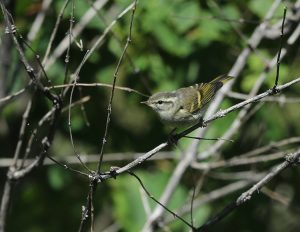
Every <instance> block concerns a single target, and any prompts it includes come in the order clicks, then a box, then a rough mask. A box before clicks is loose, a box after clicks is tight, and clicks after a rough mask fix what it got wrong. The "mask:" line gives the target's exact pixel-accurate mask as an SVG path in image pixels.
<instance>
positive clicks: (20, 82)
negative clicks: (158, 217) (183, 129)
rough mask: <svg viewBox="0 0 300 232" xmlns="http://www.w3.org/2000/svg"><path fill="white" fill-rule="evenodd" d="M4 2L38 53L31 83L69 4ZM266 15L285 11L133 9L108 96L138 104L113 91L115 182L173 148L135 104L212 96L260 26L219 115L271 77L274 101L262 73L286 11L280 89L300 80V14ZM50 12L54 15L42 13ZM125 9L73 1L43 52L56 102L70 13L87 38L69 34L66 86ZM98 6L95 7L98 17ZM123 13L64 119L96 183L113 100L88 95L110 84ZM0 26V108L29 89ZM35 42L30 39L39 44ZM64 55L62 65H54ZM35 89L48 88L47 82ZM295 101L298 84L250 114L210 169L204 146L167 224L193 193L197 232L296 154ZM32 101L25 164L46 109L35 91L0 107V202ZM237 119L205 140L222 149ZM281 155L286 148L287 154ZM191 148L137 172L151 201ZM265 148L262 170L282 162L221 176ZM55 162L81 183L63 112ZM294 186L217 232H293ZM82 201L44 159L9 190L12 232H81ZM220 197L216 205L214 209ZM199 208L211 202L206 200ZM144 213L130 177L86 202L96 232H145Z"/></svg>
mask: <svg viewBox="0 0 300 232" xmlns="http://www.w3.org/2000/svg"><path fill="white" fill-rule="evenodd" d="M4 2H5V5H6V8H7V9H8V10H9V12H10V13H11V14H12V17H13V18H14V22H15V26H16V28H17V31H18V33H19V34H20V35H22V36H23V40H24V41H27V42H28V44H29V45H30V47H31V48H32V49H29V48H28V47H27V46H25V45H24V43H23V47H24V50H25V51H26V52H25V55H26V57H27V59H28V60H29V61H30V63H31V65H32V66H33V67H34V68H36V69H37V70H39V69H40V66H39V64H38V62H37V60H36V58H35V55H37V54H38V55H39V56H40V57H41V58H42V57H43V56H44V54H45V52H46V49H47V46H48V44H49V39H50V37H51V33H52V31H53V28H54V26H55V23H56V20H57V18H58V16H59V14H60V11H61V9H62V7H63V4H65V1H62V0H60V1H49V0H44V1H32V0H22V1H12V0H6V1H4ZM274 2H280V1H273V0H264V1H261V0H247V1H238V0H235V1H222V0H198V1H196V0H191V1H184V0H176V1H170V0H166V1H161V0H151V1H143V0H140V1H139V2H138V4H137V7H136V11H135V15H134V19H133V26H132V42H131V43H130V44H129V47H128V50H127V55H125V56H124V61H123V62H122V64H121V66H120V69H119V72H118V75H117V82H116V85H117V86H122V87H128V88H130V89H133V90H136V91H138V92H140V93H143V94H144V96H143V95H141V94H138V93H136V92H133V91H131V92H128V91H123V90H118V89H116V91H115V94H114V99H113V104H112V115H111V122H110V128H109V131H108V137H107V144H106V145H105V148H104V161H105V162H104V165H103V166H102V169H103V171H107V170H109V168H110V167H111V166H123V165H125V164H127V163H129V162H130V161H132V160H133V159H134V158H135V157H138V156H140V155H142V154H144V153H145V152H147V151H149V150H151V149H153V148H154V147H156V146H157V145H159V144H161V143H162V142H165V141H166V140H167V138H168V134H169V133H170V131H171V128H170V127H168V126H165V125H163V124H162V123H161V122H160V121H159V118H158V117H157V115H156V114H155V113H154V112H153V111H151V109H149V108H147V107H146V106H144V105H142V104H140V102H141V101H144V100H146V99H147V97H145V95H146V96H147V95H148V96H149V95H151V94H153V93H155V92H158V91H169V90H174V89H177V88H180V87H184V86H189V85H193V84H195V83H199V82H208V81H210V80H212V79H213V78H215V77H216V76H218V75H221V74H224V73H228V72H229V71H230V70H231V68H232V66H233V65H234V64H235V62H236V60H237V58H238V57H239V55H240V54H241V52H242V51H243V50H244V49H246V48H247V46H248V45H249V44H248V42H249V40H248V39H249V38H250V37H251V35H252V34H253V33H254V30H255V29H256V28H257V27H258V26H259V25H260V24H261V23H263V22H264V23H267V26H266V28H265V30H264V31H263V33H265V34H264V36H263V39H262V40H261V41H260V42H259V44H258V45H257V46H255V47H253V49H252V50H251V52H250V55H249V56H247V58H246V59H245V60H246V64H245V66H244V67H243V68H242V71H241V72H240V73H239V75H238V77H236V80H235V82H234V84H233V87H232V89H231V90H230V92H228V93H226V94H225V98H224V100H223V101H222V104H221V105H220V106H219V109H225V108H227V107H229V106H231V105H234V104H236V103H238V102H240V101H242V100H243V99H245V98H247V97H248V96H247V95H248V94H249V92H250V91H251V90H252V89H253V86H254V85H255V83H257V80H258V78H259V76H260V75H261V74H262V73H265V74H266V77H265V79H264V80H263V83H262V84H261V85H260V87H259V91H258V93H261V92H264V91H266V90H268V89H270V88H272V87H273V85H274V80H275V76H276V67H271V68H270V70H269V69H268V68H269V67H270V64H269V62H270V61H271V60H272V59H274V57H275V58H276V53H277V52H278V50H279V47H280V25H281V22H282V17H283V9H284V7H285V6H286V7H287V9H288V11H287V18H286V22H287V24H286V27H285V36H284V42H283V48H288V50H287V53H286V54H284V58H283V60H282V62H281V64H280V76H279V84H283V83H286V82H289V81H291V80H293V79H295V78H297V77H299V73H300V66H299V61H300V56H299V54H300V51H299V41H297V40H295V42H293V43H292V44H290V45H287V42H286V41H287V39H288V38H289V36H291V35H292V34H293V33H294V32H295V29H296V28H297V26H298V24H299V17H298V16H297V14H298V15H299V13H300V9H298V8H297V6H298V7H299V4H298V5H297V3H296V1H283V2H282V3H279V4H278V7H277V8H276V10H275V11H274V12H273V14H272V16H271V18H270V19H269V20H267V21H264V18H265V17H266V14H267V12H268V11H270V8H271V6H272V4H274ZM46 3H47V4H48V6H45V4H46ZM131 3H132V1H128V0H116V1H115V0H114V1H105V0H102V1H95V2H94V1H92V0H85V1H75V0H74V1H71V0H70V1H69V3H68V5H67V7H66V9H65V12H64V14H63V15H62V21H61V23H60V25H59V27H58V31H57V35H56V37H55V38H54V42H53V46H52V49H51V52H50V59H49V60H51V59H53V62H49V64H48V67H47V68H46V73H47V76H48V78H49V79H50V80H51V85H49V86H56V87H55V88H54V89H51V91H54V92H56V93H60V91H61V90H62V87H60V86H59V85H62V84H63V83H64V77H65V69H66V63H65V59H66V56H65V54H66V51H67V47H68V43H67V46H66V47H65V49H62V47H58V46H59V45H60V44H61V41H62V40H63V39H64V38H65V36H67V33H68V30H69V28H70V15H72V9H73V13H74V25H73V27H75V28H76V27H77V26H78V25H79V27H80V25H81V28H82V30H81V32H80V33H79V34H78V35H76V36H75V34H76V33H75V32H74V33H73V36H74V39H75V41H74V42H73V43H72V44H71V47H70V53H69V56H70V58H69V61H70V62H69V64H68V68H69V73H68V75H67V77H68V81H69V80H70V76H71V74H72V73H74V72H75V70H76V68H77V67H78V66H79V65H80V63H81V61H82V59H83V57H84V55H85V53H86V52H87V50H88V49H90V48H91V47H92V46H93V45H94V44H95V42H96V40H97V38H99V36H101V35H102V33H103V32H104V30H105V29H106V28H107V27H108V25H110V24H111V22H113V20H115V19H116V17H117V16H118V14H120V13H121V12H122V11H124V9H125V8H126V7H128V6H129V5H130V4H131ZM93 4H94V6H93ZM95 4H98V5H97V7H98V8H99V9H98V10H97V13H93V12H95ZM101 4H102V7H99V5H101ZM72 6H74V7H72ZM97 7H96V8H97ZM131 13H132V11H129V12H128V13H126V14H125V15H123V16H122V17H120V18H119V19H118V20H117V21H116V23H115V24H114V25H113V27H112V29H111V31H110V32H109V33H108V34H107V35H106V37H105V39H104V40H103V41H102V42H101V43H100V45H99V46H98V47H97V49H96V51H95V52H93V54H92V55H91V56H90V57H89V59H88V60H87V62H86V63H84V65H83V67H82V69H81V71H80V74H79V77H80V79H79V80H78V82H80V83H87V84H91V85H93V86H88V87H86V86H85V87H84V86H83V87H76V88H75V90H74V94H73V100H72V101H73V102H76V101H80V99H82V98H84V99H85V100H84V103H83V104H77V105H76V106H74V107H72V109H71V125H72V126H71V128H72V135H73V140H74V146H75V149H76V152H77V153H78V154H81V155H82V157H83V158H82V159H83V160H84V161H85V162H87V165H88V167H89V168H90V169H92V170H95V169H96V167H97V162H98V160H99V158H98V157H99V156H98V154H99V150H100V148H101V145H102V138H103V134H104V130H105V123H106V117H107V106H108V102H109V98H110V93H111V88H108V87H101V86H95V85H96V84H95V83H105V84H112V81H113V77H114V72H115V69H116V66H117V62H118V60H119V58H120V56H121V55H122V51H123V49H124V46H125V43H126V40H127V37H128V35H129V27H130V22H131ZM39 14H42V15H43V16H44V17H45V18H44V20H43V21H42V24H41V26H40V27H39V26H38V25H36V24H34V22H36V18H37V16H38V15H39ZM87 15H90V17H91V19H90V20H87V17H88V16H87ZM91 15H92V16H91ZM295 15H296V16H297V17H298V18H297V17H296V16H295ZM0 17H1V21H0V23H1V24H0V25H1V38H0V49H1V51H0V62H1V68H0V69H1V70H2V71H0V73H1V76H0V99H3V98H4V97H6V96H10V95H12V94H13V93H16V92H18V91H19V90H22V89H23V88H25V87H26V86H28V84H29V82H30V79H29V78H28V74H27V73H26V70H25V69H24V67H23V65H22V63H21V62H20V59H19V54H18V52H17V50H16V47H15V45H14V44H13V42H12V40H11V39H10V37H9V34H7V33H6V32H5V23H4V19H3V14H1V16H0ZM293 17H294V18H293ZM295 18H296V19H295ZM84 23H85V24H84ZM35 29H36V30H37V31H36V32H34V31H33V30H35ZM29 35H30V36H32V37H30V36H29ZM28 36H29V37H28ZM20 41H22V39H20ZM33 51H34V52H33ZM59 52H61V54H60V55H56V54H59ZM42 81H43V83H45V85H48V84H47V81H46V80H45V79H44V78H42ZM299 91H300V85H297V84H296V85H293V86H291V87H290V88H288V89H286V90H285V91H283V92H282V93H281V94H280V95H276V96H273V98H272V97H271V98H269V99H268V100H266V101H263V102H259V103H256V104H254V105H252V106H251V107H250V108H249V109H248V111H247V117H244V121H243V122H242V123H241V125H240V127H239V129H238V130H236V131H235V132H234V133H233V134H232V136H231V137H230V139H233V140H234V142H232V143H231V142H225V143H224V144H222V146H221V147H220V148H218V149H216V150H215V151H213V152H212V153H211V154H209V155H208V157H207V158H206V159H200V158H199V157H201V154H203V152H207V151H208V150H209V149H210V148H211V147H212V146H214V144H215V143H216V141H201V142H200V143H199V147H198V154H197V157H198V158H199V161H195V165H189V167H188V168H187V169H186V170H185V172H184V174H183V175H182V177H181V180H180V182H179V184H178V186H177V187H176V190H175V191H174V193H173V196H172V197H171V199H170V201H169V202H168V204H167V206H168V207H169V208H170V209H171V210H174V211H177V210H179V211H180V210H181V209H183V208H184V207H189V205H190V204H191V198H192V195H193V189H194V188H195V187H196V190H197V191H196V195H195V201H196V200H198V201H200V203H199V206H197V207H195V210H194V212H193V221H194V225H195V226H200V225H201V224H203V223H204V222H205V221H206V220H208V219H209V218H210V217H212V216H213V215H215V214H216V213H217V212H219V211H220V210H221V209H222V208H223V207H225V206H226V205H227V204H228V203H230V202H231V201H233V200H235V199H236V198H237V197H238V196H239V195H240V194H241V193H242V192H244V191H245V190H246V189H247V187H248V188H249V187H250V186H251V184H253V183H255V182H257V181H258V180H259V179H260V178H262V177H263V174H265V173H266V172H267V171H269V170H270V168H271V167H273V166H274V165H276V164H279V163H280V162H282V161H283V160H284V159H283V157H284V155H285V154H287V153H289V152H291V151H293V150H295V148H297V147H299V143H300V137H298V136H299V133H300V124H299V118H300V108H299V103H300V98H299ZM30 99H32V108H31V110H30V112H29V117H28V122H27V124H26V129H25V134H24V137H23V139H24V141H25V143H24V144H23V146H22V147H21V152H20V154H21V155H20V158H22V157H24V154H26V144H27V142H28V140H29V139H30V136H31V134H32V133H33V132H34V130H35V128H36V127H37V126H38V122H39V120H40V119H41V118H42V117H43V115H45V114H46V113H47V112H48V111H49V110H50V109H51V106H52V104H51V102H50V101H49V100H47V99H46V98H45V97H44V95H43V94H42V93H40V92H38V91H35V90H34V88H27V89H26V90H25V91H24V92H23V93H21V94H18V95H17V96H16V97H15V98H12V99H10V100H1V102H0V115H1V117H0V166H1V169H0V172H1V175H0V182H1V183H0V189H1V192H3V190H4V184H5V181H6V173H7V171H8V167H9V166H10V165H11V164H12V162H13V161H12V158H13V156H14V153H15V149H16V145H17V142H18V137H19V130H20V126H21V122H22V115H23V113H24V111H25V109H26V105H27V103H28V101H29V100H30ZM69 100H70V91H69V92H68V93H67V95H66V96H65V98H64V99H63V103H64V106H67V105H68V104H69ZM82 105H83V106H84V110H82ZM238 115H239V111H235V112H233V113H231V114H229V115H227V116H226V117H225V118H222V119H219V120H216V121H214V122H212V123H210V124H209V125H208V128H207V131H206V133H205V137H207V138H220V137H222V136H223V135H224V133H226V132H227V131H228V129H229V128H230V127H231V125H232V123H233V122H234V121H235V120H236V118H237V116H238ZM48 129H49V128H48V126H47V124H45V125H43V126H42V127H40V128H38V130H37V134H36V135H35V137H34V140H33V142H32V147H31V150H30V152H29V153H28V158H30V159H33V158H35V157H36V156H37V155H38V154H39V152H40V150H41V139H42V138H43V136H45V134H46V133H47V131H48ZM279 141H284V142H283V145H282V144H281V143H280V142H279ZM191 142H193V140H192V139H182V140H180V142H179V144H178V146H177V147H175V146H169V147H168V148H167V149H164V150H163V151H161V152H159V153H158V154H157V155H155V156H154V157H153V159H152V160H149V161H147V162H144V163H142V164H141V165H139V166H138V167H137V168H135V169H133V171H134V172H135V173H136V174H137V175H138V176H139V177H140V178H141V180H142V181H143V184H144V185H145V187H146V188H147V190H148V191H149V192H150V193H151V194H152V195H153V196H154V197H156V198H157V199H159V197H160V196H161V194H162V193H163V191H164V189H165V187H166V184H167V183H168V181H169V179H170V178H171V177H172V175H173V172H174V169H175V168H176V166H177V165H178V163H179V162H180V160H181V159H183V158H184V157H182V156H183V154H185V151H186V149H187V148H188V147H189V146H190V144H191ZM272 144H273V145H272ZM274 144H275V145H274ZM276 145H278V146H276ZM264 146H267V147H266V149H265V150H264V151H263V152H261V153H258V154H257V156H260V155H266V156H267V155H273V156H272V157H274V154H277V156H276V158H274V159H269V160H265V161H264V162H261V161H259V162H254V163H249V164H248V163H246V164H245V165H232V166H226V165H223V166H222V164H219V166H218V164H216V163H217V162H220V161H223V160H230V159H231V158H232V157H235V156H239V155H241V154H244V153H246V152H250V151H253V150H255V149H257V148H260V147H264ZM278 153H280V154H279V155H278ZM49 154H50V155H51V156H52V157H53V158H55V159H57V160H60V161H62V162H63V163H66V164H68V166H70V167H73V168H74V169H76V170H81V171H83V172H85V169H84V168H83V167H82V165H80V164H79V162H78V160H77V158H76V156H75V154H74V149H73V147H72V144H71V142H70V135H69V126H68V111H67V110H65V111H63V112H62V114H61V116H60V117H59V120H58V125H57V128H56V133H55V137H54V141H53V143H52V145H51V147H50V150H49ZM245 157H246V156H245ZM255 157H256V156H255ZM203 163H204V164H208V165H209V164H210V163H214V164H215V165H217V167H212V168H203V167H204V166H203V165H202V164H203ZM198 164H200V168H199V165H198ZM197 165H198V166H197ZM201 165H202V166H201ZM197 167H198V168H197ZM299 183H300V173H299V168H297V167H293V168H290V169H287V170H285V171H284V172H282V173H281V174H280V175H279V176H277V177H276V178H275V179H274V180H273V181H272V182H271V183H270V184H268V185H267V186H266V188H264V189H262V191H261V192H259V194H258V195H257V194H255V195H254V197H253V199H252V200H251V201H249V203H247V204H245V205H244V206H242V207H240V208H239V209H237V210H235V211H234V213H232V214H231V215H230V216H229V217H227V218H226V219H224V220H223V221H222V222H220V223H218V224H217V225H216V226H215V227H213V228H212V229H211V231H227V230H228V231H232V228H233V227H234V228H235V229H234V231H242V232H247V231H257V232H258V231H272V232H276V231H278V232H279V231H283V230H284V231H299V230H300V223H299V216H300V198H299V196H300V192H299V191H300V184H299ZM223 188H227V189H226V190H227V191H228V192H225V193H224V192H222V189H223ZM88 191H89V181H88V179H87V178H83V177H82V176H79V175H75V174H74V173H72V172H70V171H68V170H66V169H63V168H62V167H61V166H59V165H57V164H55V163H53V162H52V161H50V160H49V159H47V158H46V159H45V162H44V165H42V166H41V167H39V168H37V169H35V170H33V171H32V172H30V174H29V175H27V176H26V177H25V178H23V179H21V180H19V181H17V182H16V184H15V186H14V191H13V194H12V196H11V197H12V201H11V205H10V207H9V211H8V218H7V229H6V230H7V231H24V232H38V231H43V232H48V231H49V232H50V231H77V230H78V227H79V224H80V219H81V212H82V206H83V205H85V202H86V198H87V194H88ZM214 191H216V192H215V193H222V194H223V195H222V194H221V195H220V196H219V197H218V196H215V195H212V194H211V193H213V192H214ZM209 194H210V195H209ZM207 196H210V197H212V199H210V198H209V199H208V198H207V200H205V199H206V198H205V197H207ZM214 197H215V198H214ZM145 201H146V202H147V203H148V204H149V205H148V206H149V208H150V209H154V208H155V206H156V204H155V203H154V202H153V201H152V200H151V199H150V198H149V197H147V196H146V195H145V194H144V193H143V190H142V189H141V186H140V184H139V183H138V181H137V180H136V179H134V178H133V177H132V176H130V175H128V174H122V175H120V176H118V177H117V178H116V179H109V180H107V181H105V182H103V183H101V184H99V186H98V189H97V191H96V193H95V196H94V208H95V209H94V226H95V227H94V229H95V230H94V231H141V229H142V228H143V226H144V224H145V222H146V220H147V218H148V216H149V215H148V216H147V210H146V208H147V207H146V206H145V204H146V203H145ZM201 201H203V202H202V203H201ZM206 201H207V202H206ZM146 205H147V204H146ZM190 213H191V212H190V211H189V210H187V213H186V214H184V217H185V218H186V219H187V220H188V221H190ZM162 221H163V225H164V227H163V228H161V229H158V230H157V231H189V228H188V227H187V226H186V225H184V224H183V223H182V222H180V221H179V220H177V219H175V218H173V217H172V215H170V214H169V213H167V212H164V213H163V216H162Z"/></svg>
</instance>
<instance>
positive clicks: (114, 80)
mask: <svg viewBox="0 0 300 232" xmlns="http://www.w3.org/2000/svg"><path fill="white" fill-rule="evenodd" d="M136 5H137V0H135V1H134V4H133V6H132V14H131V19H130V26H129V33H128V37H127V41H126V44H125V46H124V49H123V52H122V54H121V57H120V59H119V61H118V64H117V67H116V69H115V72H114V77H113V84H112V89H111V93H110V99H109V102H108V107H107V116H106V124H105V130H104V135H103V139H102V145H101V148H100V152H99V157H100V158H99V163H98V165H97V172H98V173H100V169H101V165H102V160H103V151H104V146H105V144H106V140H107V134H108V130H109V126H110V117H111V111H112V102H113V98H114V93H115V85H116V81H117V77H118V73H119V69H120V66H121V64H122V62H123V58H124V55H125V53H126V51H127V48H128V46H129V44H130V43H131V40H132V26H133V19H134V13H135V10H136Z"/></svg>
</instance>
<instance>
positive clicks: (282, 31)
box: [273, 7, 287, 93]
mask: <svg viewBox="0 0 300 232" xmlns="http://www.w3.org/2000/svg"><path fill="white" fill-rule="evenodd" d="M286 11H287V7H284V11H283V19H282V25H281V34H280V45H279V50H278V56H277V62H276V63H277V68H276V77H275V83H274V87H273V91H274V93H276V92H277V85H278V80H279V70H280V55H281V50H282V45H283V38H284V21H285V17H286Z"/></svg>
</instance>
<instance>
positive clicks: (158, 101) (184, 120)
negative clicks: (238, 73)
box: [143, 75, 233, 125]
mask: <svg viewBox="0 0 300 232" xmlns="http://www.w3.org/2000/svg"><path fill="white" fill-rule="evenodd" d="M232 78H233V77H231V76H227V75H221V76H219V77H217V78H215V79H214V80H212V81H211V82H209V83H199V84H195V85H193V86H190V87H185V88H180V89H177V90H174V91H172V92H160V93H156V94H154V95H152V96H151V97H150V98H149V99H148V100H147V101H145V102H143V103H145V104H147V105H148V106H150V107H151V108H152V109H153V110H155V111H156V112H157V113H158V115H159V116H160V118H161V119H162V120H163V121H164V122H167V123H171V124H175V125H178V124H193V123H197V122H198V121H199V120H200V118H201V117H202V116H203V113H204V111H205V109H206V106H207V104H208V103H209V102H210V101H211V100H212V99H213V97H214V96H215V94H216V92H217V91H218V90H219V89H220V88H221V87H222V86H223V85H224V84H225V83H226V82H227V81H229V80H230V79H232Z"/></svg>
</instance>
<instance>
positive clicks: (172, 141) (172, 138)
mask: <svg viewBox="0 0 300 232" xmlns="http://www.w3.org/2000/svg"><path fill="white" fill-rule="evenodd" d="M176 130H177V127H175V128H174V129H172V130H171V132H170V133H169V135H168V144H172V145H176V144H177V142H178V134H177V133H176Z"/></svg>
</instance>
